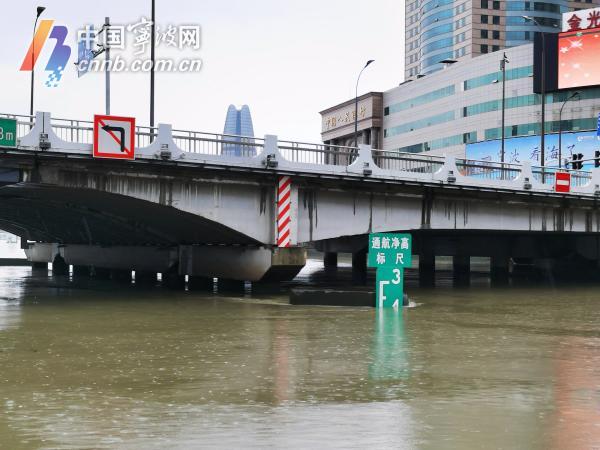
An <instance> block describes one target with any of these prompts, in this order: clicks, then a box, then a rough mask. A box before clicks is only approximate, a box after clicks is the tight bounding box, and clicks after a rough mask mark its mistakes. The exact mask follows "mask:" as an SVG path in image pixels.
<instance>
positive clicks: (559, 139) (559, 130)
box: [558, 91, 581, 169]
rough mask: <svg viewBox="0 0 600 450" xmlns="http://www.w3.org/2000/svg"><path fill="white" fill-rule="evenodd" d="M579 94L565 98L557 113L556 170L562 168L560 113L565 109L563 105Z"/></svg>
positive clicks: (576, 92) (577, 92) (574, 93)
mask: <svg viewBox="0 0 600 450" xmlns="http://www.w3.org/2000/svg"><path fill="white" fill-rule="evenodd" d="M579 94H581V92H579V91H575V92H573V93H572V94H571V95H569V96H568V97H567V99H566V100H565V101H564V102H563V104H562V106H561V107H560V111H559V112H558V168H559V169H560V168H561V167H562V112H563V108H564V107H565V105H566V104H567V102H568V101H569V100H572V99H573V98H575V97H577V96H578V95H579Z"/></svg>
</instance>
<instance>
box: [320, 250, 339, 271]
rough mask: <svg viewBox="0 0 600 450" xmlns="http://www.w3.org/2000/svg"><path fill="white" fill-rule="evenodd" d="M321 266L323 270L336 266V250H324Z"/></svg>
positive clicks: (333, 268)
mask: <svg viewBox="0 0 600 450" xmlns="http://www.w3.org/2000/svg"><path fill="white" fill-rule="evenodd" d="M323 266H324V267H325V270H335V269H337V266H338V254H337V253H336V252H325V253H324V254H323Z"/></svg>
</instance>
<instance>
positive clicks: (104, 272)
mask: <svg viewBox="0 0 600 450" xmlns="http://www.w3.org/2000/svg"><path fill="white" fill-rule="evenodd" d="M92 276H93V277H94V278H98V279H99V280H108V279H110V269H106V268H104V267H92Z"/></svg>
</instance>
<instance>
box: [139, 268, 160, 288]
mask: <svg viewBox="0 0 600 450" xmlns="http://www.w3.org/2000/svg"><path fill="white" fill-rule="evenodd" d="M156 280H157V277H156V272H150V271H145V270H136V271H135V284H136V285H144V284H148V285H152V284H156Z"/></svg>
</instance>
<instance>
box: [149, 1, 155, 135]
mask: <svg viewBox="0 0 600 450" xmlns="http://www.w3.org/2000/svg"><path fill="white" fill-rule="evenodd" d="M151 21H152V28H151V29H150V61H151V62H152V65H151V68H150V140H151V141H153V140H154V56H155V53H154V48H155V42H156V37H155V33H156V4H155V0H152V11H151Z"/></svg>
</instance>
